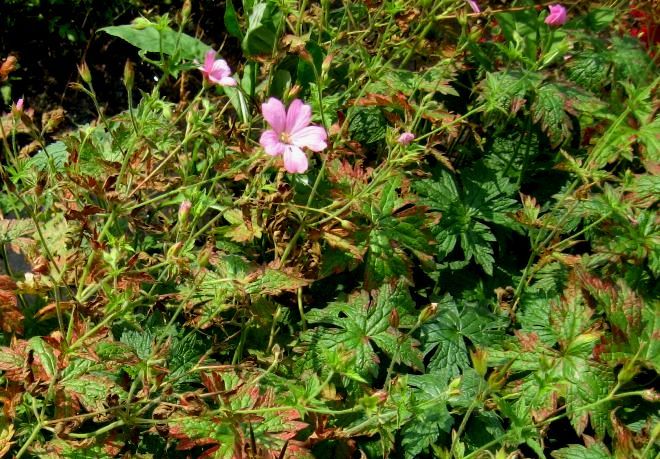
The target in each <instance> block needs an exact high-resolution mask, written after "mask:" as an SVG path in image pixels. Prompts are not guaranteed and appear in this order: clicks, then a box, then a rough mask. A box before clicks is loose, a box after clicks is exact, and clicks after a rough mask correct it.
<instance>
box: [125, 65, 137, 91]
mask: <svg viewBox="0 0 660 459" xmlns="http://www.w3.org/2000/svg"><path fill="white" fill-rule="evenodd" d="M134 81H135V70H134V69H133V63H132V62H131V60H130V59H126V63H125V64H124V86H125V87H126V89H128V90H129V91H130V90H131V89H133V82H134Z"/></svg>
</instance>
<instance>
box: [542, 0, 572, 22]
mask: <svg viewBox="0 0 660 459" xmlns="http://www.w3.org/2000/svg"><path fill="white" fill-rule="evenodd" d="M548 10H550V14H549V15H548V17H546V18H545V23H546V24H548V25H550V26H555V27H558V26H562V25H564V24H565V23H566V21H567V19H568V18H567V17H566V8H565V7H564V6H563V5H560V4H559V3H557V4H556V5H548Z"/></svg>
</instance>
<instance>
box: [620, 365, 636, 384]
mask: <svg viewBox="0 0 660 459" xmlns="http://www.w3.org/2000/svg"><path fill="white" fill-rule="evenodd" d="M637 372H638V371H637V368H636V367H635V365H634V362H630V361H628V362H626V363H625V365H623V368H621V371H619V374H618V375H617V381H618V382H619V383H620V384H625V383H627V382H628V381H630V380H631V379H633V378H634V377H635V375H636V374H637Z"/></svg>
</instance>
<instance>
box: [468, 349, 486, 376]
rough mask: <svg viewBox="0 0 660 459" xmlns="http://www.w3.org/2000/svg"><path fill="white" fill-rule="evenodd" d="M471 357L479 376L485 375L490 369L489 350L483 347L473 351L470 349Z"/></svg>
mask: <svg viewBox="0 0 660 459" xmlns="http://www.w3.org/2000/svg"><path fill="white" fill-rule="evenodd" d="M470 357H471V358H472V365H473V366H474V369H475V370H476V372H477V373H478V374H479V376H484V375H485V374H486V371H487V370H488V351H487V350H486V349H482V348H476V349H475V350H474V352H473V351H470Z"/></svg>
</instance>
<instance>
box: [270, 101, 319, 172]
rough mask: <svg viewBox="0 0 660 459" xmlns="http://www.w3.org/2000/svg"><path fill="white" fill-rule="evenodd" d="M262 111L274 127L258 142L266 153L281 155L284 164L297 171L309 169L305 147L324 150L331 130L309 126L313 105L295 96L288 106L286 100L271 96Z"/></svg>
mask: <svg viewBox="0 0 660 459" xmlns="http://www.w3.org/2000/svg"><path fill="white" fill-rule="evenodd" d="M261 113H262V114H263V116H264V119H265V120H266V121H267V122H268V124H269V125H270V127H271V129H269V130H267V131H264V133H263V134H261V138H260V139H259V143H260V144H261V146H262V147H264V150H265V151H266V153H267V154H269V155H271V156H279V155H282V156H283V159H284V168H285V169H286V170H287V171H288V172H290V173H292V174H294V173H301V172H305V171H306V170H307V166H308V162H307V156H306V155H305V153H304V152H303V151H302V149H303V148H309V149H310V150H312V151H321V150H323V149H325V148H326V147H327V146H328V145H327V144H326V142H325V141H326V139H327V138H328V134H327V133H326V132H325V129H323V128H322V127H320V126H310V121H311V120H312V107H310V106H309V105H306V104H304V103H303V102H302V101H301V100H300V99H296V100H294V101H293V102H291V105H289V110H286V109H285V107H284V104H283V103H282V102H281V101H279V100H278V99H275V98H274V97H271V98H270V99H268V100H267V101H266V103H265V104H262V105H261Z"/></svg>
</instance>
